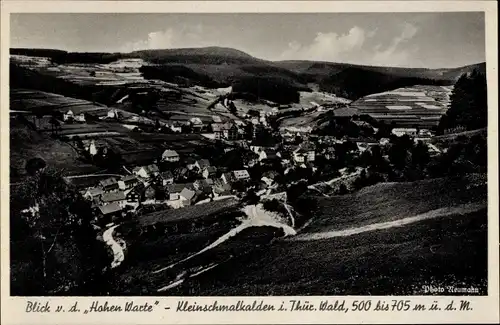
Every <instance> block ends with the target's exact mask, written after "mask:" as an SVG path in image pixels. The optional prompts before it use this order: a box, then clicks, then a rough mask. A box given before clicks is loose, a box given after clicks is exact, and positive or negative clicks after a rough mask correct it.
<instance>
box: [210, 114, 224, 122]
mask: <svg viewBox="0 0 500 325" xmlns="http://www.w3.org/2000/svg"><path fill="white" fill-rule="evenodd" d="M212 120H213V121H214V122H216V123H221V122H222V119H221V118H220V116H217V115H212Z"/></svg>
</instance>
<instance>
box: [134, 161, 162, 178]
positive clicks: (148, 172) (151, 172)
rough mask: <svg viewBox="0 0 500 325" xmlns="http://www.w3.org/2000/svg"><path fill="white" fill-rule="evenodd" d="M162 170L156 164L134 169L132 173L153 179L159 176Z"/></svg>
mask: <svg viewBox="0 0 500 325" xmlns="http://www.w3.org/2000/svg"><path fill="white" fill-rule="evenodd" d="M159 172H160V170H159V169H158V166H156V165H155V164H151V165H147V166H140V167H135V168H134V169H132V173H134V174H135V175H137V176H139V177H142V178H152V177H155V176H157V175H158V174H159Z"/></svg>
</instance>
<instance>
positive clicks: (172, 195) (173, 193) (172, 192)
mask: <svg viewBox="0 0 500 325" xmlns="http://www.w3.org/2000/svg"><path fill="white" fill-rule="evenodd" d="M184 188H194V187H193V184H191V183H186V184H181V183H177V184H170V185H167V186H166V187H165V192H167V195H169V200H171V201H174V200H178V199H179V195H180V194H181V192H182V190H183V189H184Z"/></svg>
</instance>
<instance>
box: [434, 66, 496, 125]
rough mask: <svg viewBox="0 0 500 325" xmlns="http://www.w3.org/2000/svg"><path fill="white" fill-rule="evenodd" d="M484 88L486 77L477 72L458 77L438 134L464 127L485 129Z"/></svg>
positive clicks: (485, 99) (485, 92) (485, 102)
mask: <svg viewBox="0 0 500 325" xmlns="http://www.w3.org/2000/svg"><path fill="white" fill-rule="evenodd" d="M486 88H487V87H486V76H485V75H484V74H483V73H481V72H479V71H478V70H473V71H472V72H471V73H470V74H463V75H462V76H460V78H459V79H458V80H457V82H456V83H455V87H454V88H453V92H452V94H451V96H450V107H449V109H448V111H447V112H446V114H445V115H443V116H442V117H441V120H440V122H439V126H438V133H440V134H442V133H444V132H445V131H446V130H448V129H453V128H456V127H465V128H466V129H467V130H474V129H479V128H483V127H486V126H487V125H488V121H487V107H488V105H487V89H486Z"/></svg>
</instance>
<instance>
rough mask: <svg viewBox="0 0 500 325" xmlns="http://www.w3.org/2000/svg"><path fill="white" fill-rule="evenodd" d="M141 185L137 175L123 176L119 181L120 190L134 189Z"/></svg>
mask: <svg viewBox="0 0 500 325" xmlns="http://www.w3.org/2000/svg"><path fill="white" fill-rule="evenodd" d="M137 183H139V179H138V178H137V176H135V175H127V176H123V177H122V179H120V180H119V181H118V187H119V188H120V190H127V189H129V188H132V187H134V186H135V185H137Z"/></svg>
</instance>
